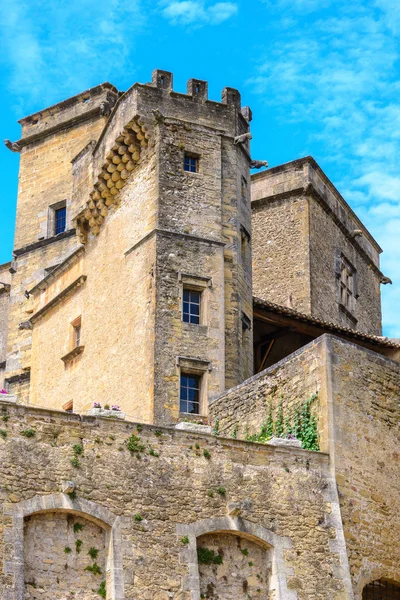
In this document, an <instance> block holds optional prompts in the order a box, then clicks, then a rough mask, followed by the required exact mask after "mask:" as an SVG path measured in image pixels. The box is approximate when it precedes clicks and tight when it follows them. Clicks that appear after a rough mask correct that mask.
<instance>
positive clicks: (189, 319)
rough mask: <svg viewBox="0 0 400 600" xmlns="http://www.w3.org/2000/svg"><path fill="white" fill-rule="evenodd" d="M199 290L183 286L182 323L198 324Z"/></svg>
mask: <svg viewBox="0 0 400 600" xmlns="http://www.w3.org/2000/svg"><path fill="white" fill-rule="evenodd" d="M200 309H201V292H200V291H198V290H191V289H188V288H185V287H184V288H183V302H182V320H183V322H184V323H192V324H194V325H199V324H200Z"/></svg>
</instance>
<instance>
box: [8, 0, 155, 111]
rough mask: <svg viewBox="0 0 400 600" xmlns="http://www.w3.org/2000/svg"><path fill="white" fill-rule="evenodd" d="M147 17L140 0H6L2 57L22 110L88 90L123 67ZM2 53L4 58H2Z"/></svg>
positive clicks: (11, 89)
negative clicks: (42, 100) (136, 35)
mask: <svg viewBox="0 0 400 600" xmlns="http://www.w3.org/2000/svg"><path fill="white" fill-rule="evenodd" d="M143 23H144V17H143V15H142V11H141V9H140V4H139V0H130V2H128V3H123V2H122V1H121V0H107V1H106V0H85V1H83V2H82V1H80V0H79V1H78V0H69V1H68V2H65V3H60V4H58V3H57V6H56V7H55V6H53V3H51V2H48V3H46V2H41V1H40V0H29V2H28V1H25V2H24V1H22V2H14V0H4V1H3V5H2V26H1V29H2V31H1V41H0V61H1V62H4V63H5V64H6V67H7V68H8V73H9V78H8V81H6V85H7V86H8V88H9V90H10V92H11V93H12V94H13V95H14V97H15V103H16V104H17V105H18V110H19V112H20V113H21V114H24V112H25V110H26V108H25V107H26V105H28V104H30V105H32V104H34V103H35V102H36V101H37V100H39V99H40V98H42V97H43V96H45V97H46V101H47V102H51V101H53V100H54V99H60V98H62V96H63V95H64V97H65V95H69V94H71V93H74V92H77V91H80V90H81V89H85V88H86V87H88V83H89V85H93V84H95V83H99V82H100V81H103V80H104V79H107V78H109V77H110V76H111V75H112V71H113V68H114V67H115V65H118V69H119V70H121V69H123V67H124V65H125V62H126V60H127V57H128V53H129V50H131V49H132V46H133V45H134V43H135V32H137V31H140V29H141V28H142V26H143ZM1 57H2V58H1Z"/></svg>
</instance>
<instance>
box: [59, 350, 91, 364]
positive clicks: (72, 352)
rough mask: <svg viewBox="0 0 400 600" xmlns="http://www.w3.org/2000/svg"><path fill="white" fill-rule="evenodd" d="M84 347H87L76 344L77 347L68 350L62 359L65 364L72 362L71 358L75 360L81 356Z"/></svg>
mask: <svg viewBox="0 0 400 600" xmlns="http://www.w3.org/2000/svg"><path fill="white" fill-rule="evenodd" d="M84 349H85V346H76V347H75V348H73V349H72V350H70V352H67V354H65V355H64V356H62V357H61V360H62V361H63V363H64V364H67V363H69V362H71V360H73V359H74V358H75V357H76V356H79V354H82V352H83V351H84Z"/></svg>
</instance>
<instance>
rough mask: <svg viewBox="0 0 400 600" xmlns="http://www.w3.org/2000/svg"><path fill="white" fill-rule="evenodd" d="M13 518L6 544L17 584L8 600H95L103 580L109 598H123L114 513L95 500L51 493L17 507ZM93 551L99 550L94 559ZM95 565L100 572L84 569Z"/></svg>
mask: <svg viewBox="0 0 400 600" xmlns="http://www.w3.org/2000/svg"><path fill="white" fill-rule="evenodd" d="M11 516H12V528H11V530H10V531H8V533H7V540H8V542H9V543H11V544H12V545H13V546H14V550H13V552H12V556H13V558H12V559H11V560H9V561H8V564H7V571H8V572H9V573H13V574H14V585H13V587H12V588H9V589H8V590H7V591H6V597H5V598H4V600H36V597H37V598H40V600H66V599H67V598H68V599H69V598H71V600H72V599H75V598H80V600H92V599H93V600H94V599H96V600H97V599H98V598H100V597H101V596H100V595H99V593H98V590H99V589H100V587H101V583H102V582H103V581H104V582H105V584H104V587H105V588H106V591H107V600H124V586H123V571H122V555H121V534H120V527H119V518H118V517H117V516H116V515H114V514H112V513H111V512H110V511H108V510H106V509H104V508H103V507H101V506H99V505H97V504H95V503H94V502H90V501H88V500H83V499H75V500H72V499H70V498H69V497H68V496H67V495H65V494H53V495H49V496H35V497H34V498H32V499H30V500H26V501H23V502H18V503H16V504H15V505H13V507H12V510H11ZM76 524H78V527H77V526H76ZM74 525H75V528H74ZM79 525H80V526H81V527H80V526H79ZM77 540H80V542H81V544H78V546H79V551H78V550H77V545H76V542H77ZM91 548H94V549H95V550H98V553H97V556H96V557H95V558H92V557H91V556H90V554H89V550H90V549H91ZM67 549H69V550H70V551H69V550H67ZM32 552H34V553H35V554H37V555H38V560H36V559H35V557H34V556H32V555H31V553H32ZM94 563H96V564H97V565H98V567H99V570H100V571H101V573H98V569H97V568H94V569H91V570H86V567H93V565H94ZM63 568H64V573H63ZM62 574H63V575H64V581H62V577H61V575H62ZM39 590H40V592H39Z"/></svg>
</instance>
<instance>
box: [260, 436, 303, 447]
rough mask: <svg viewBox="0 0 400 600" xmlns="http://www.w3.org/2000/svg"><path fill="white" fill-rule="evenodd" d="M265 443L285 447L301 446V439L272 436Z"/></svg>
mask: <svg viewBox="0 0 400 600" xmlns="http://www.w3.org/2000/svg"><path fill="white" fill-rule="evenodd" d="M267 445H268V446H284V447H285V448H301V441H300V440H288V439H285V438H276V437H273V438H271V439H270V440H269V441H268V442H267Z"/></svg>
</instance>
